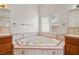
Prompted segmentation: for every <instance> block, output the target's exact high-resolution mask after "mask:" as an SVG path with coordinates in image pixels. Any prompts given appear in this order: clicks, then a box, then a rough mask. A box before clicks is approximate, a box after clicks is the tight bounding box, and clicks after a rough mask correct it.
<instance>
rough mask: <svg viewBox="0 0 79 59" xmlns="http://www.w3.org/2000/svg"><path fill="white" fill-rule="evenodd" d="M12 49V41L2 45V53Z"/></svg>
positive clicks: (0, 49) (0, 50)
mask: <svg viewBox="0 0 79 59" xmlns="http://www.w3.org/2000/svg"><path fill="white" fill-rule="evenodd" d="M10 50H12V44H11V43H10V42H9V43H5V44H2V45H0V54H2V53H5V52H7V51H10Z"/></svg>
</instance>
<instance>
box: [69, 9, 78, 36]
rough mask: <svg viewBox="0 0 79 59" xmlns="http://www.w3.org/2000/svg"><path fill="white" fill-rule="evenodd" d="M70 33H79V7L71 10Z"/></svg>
mask: <svg viewBox="0 0 79 59" xmlns="http://www.w3.org/2000/svg"><path fill="white" fill-rule="evenodd" d="M68 34H75V35H79V9H74V10H71V11H69V21H68Z"/></svg>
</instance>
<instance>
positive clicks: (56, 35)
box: [39, 32, 65, 41]
mask: <svg viewBox="0 0 79 59" xmlns="http://www.w3.org/2000/svg"><path fill="white" fill-rule="evenodd" d="M39 35H40V36H46V37H50V38H55V39H58V40H61V41H64V40H65V37H64V36H65V35H64V34H52V33H48V32H40V33H39Z"/></svg>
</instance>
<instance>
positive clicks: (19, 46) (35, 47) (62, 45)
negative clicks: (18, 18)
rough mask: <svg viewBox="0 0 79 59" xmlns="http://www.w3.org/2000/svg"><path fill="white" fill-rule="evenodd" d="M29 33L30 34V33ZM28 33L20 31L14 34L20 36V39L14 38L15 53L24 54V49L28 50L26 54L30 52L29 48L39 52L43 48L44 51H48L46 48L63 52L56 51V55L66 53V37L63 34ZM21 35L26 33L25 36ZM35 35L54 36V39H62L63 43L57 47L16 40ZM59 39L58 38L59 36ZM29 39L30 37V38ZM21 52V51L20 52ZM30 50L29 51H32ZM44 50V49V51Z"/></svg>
mask: <svg viewBox="0 0 79 59" xmlns="http://www.w3.org/2000/svg"><path fill="white" fill-rule="evenodd" d="M28 34H29V35H28ZM28 34H26V33H25V34H23V33H20V34H19V35H18V34H17V35H14V36H16V37H17V36H18V38H19V37H20V38H19V39H15V40H14V42H13V43H14V54H17V55H19V54H21V55H22V51H26V53H25V55H26V54H27V52H28V49H29V50H30V52H31V51H35V52H36V51H37V52H39V50H40V51H42V50H44V51H46V50H48V51H49V50H51V51H59V52H60V51H61V53H56V55H57V54H58V55H59V54H60V55H62V54H64V52H63V51H64V50H63V49H64V44H65V43H64V39H63V36H62V35H60V36H57V35H54V34H53V35H52V34H50V35H48V34H45V35H44V34H41V35H40V34H39V33H37V34H35V32H32V33H28ZM20 35H24V37H23V36H20ZM34 36H43V37H48V38H51V39H52V38H53V39H57V40H60V41H61V44H60V45H58V46H56V47H53V46H46V45H28V46H27V45H22V46H21V45H19V44H18V43H17V42H16V41H19V40H21V39H26V38H30V37H34ZM57 37H58V38H59V39H58V38H57ZM28 40H29V39H28ZM20 52H21V53H20ZM30 52H29V53H30ZM42 52H43V51H42ZM36 54H41V53H36ZM48 54H51V53H48Z"/></svg>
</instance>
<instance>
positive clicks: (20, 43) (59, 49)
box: [14, 36, 64, 55]
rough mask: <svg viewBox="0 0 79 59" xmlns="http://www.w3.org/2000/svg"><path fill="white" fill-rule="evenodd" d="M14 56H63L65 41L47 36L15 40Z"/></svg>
mask: <svg viewBox="0 0 79 59" xmlns="http://www.w3.org/2000/svg"><path fill="white" fill-rule="evenodd" d="M15 42H16V44H14V48H15V49H14V54H21V55H22V54H25V55H26V54H27V55H29V54H31V55H37V54H41V55H42V54H44V55H46V54H47V55H62V54H64V52H63V50H64V41H61V40H57V39H56V38H50V37H45V36H31V37H27V38H23V39H19V40H15Z"/></svg>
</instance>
